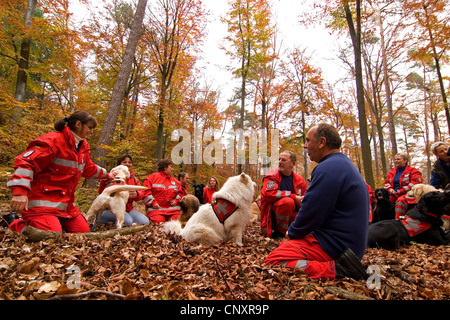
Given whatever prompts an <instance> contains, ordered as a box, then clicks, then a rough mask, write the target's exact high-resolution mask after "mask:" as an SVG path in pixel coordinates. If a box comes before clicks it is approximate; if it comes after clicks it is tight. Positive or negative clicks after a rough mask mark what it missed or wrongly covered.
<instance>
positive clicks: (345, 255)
mask: <svg viewBox="0 0 450 320" xmlns="http://www.w3.org/2000/svg"><path fill="white" fill-rule="evenodd" d="M335 265H336V278H346V277H348V278H353V279H355V280H367V278H369V275H368V274H367V272H366V270H365V269H364V267H363V265H362V263H361V261H360V260H359V259H358V257H357V256H356V255H355V254H354V253H353V251H352V250H351V249H345V251H344V252H342V254H341V256H340V257H339V258H338V259H337V260H336V262H335Z"/></svg>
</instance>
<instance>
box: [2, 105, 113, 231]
mask: <svg viewBox="0 0 450 320" xmlns="http://www.w3.org/2000/svg"><path fill="white" fill-rule="evenodd" d="M96 126H97V121H96V120H95V119H94V118H93V117H92V116H90V115H89V114H88V113H86V112H84V111H77V112H75V113H74V114H72V115H71V116H70V117H69V118H67V117H66V118H64V119H60V120H58V121H56V122H55V129H56V130H57V131H56V132H50V133H47V134H45V135H43V136H41V137H39V138H37V139H35V140H34V141H32V142H31V143H30V144H29V145H28V147H27V150H26V151H25V152H24V153H23V154H21V155H20V156H17V157H16V159H15V162H14V168H15V171H14V174H13V176H12V177H11V179H10V180H9V181H8V183H7V187H9V188H11V189H12V191H13V197H12V199H11V209H12V210H15V211H16V212H18V213H20V212H21V213H22V218H23V220H21V219H17V220H15V221H13V222H12V223H11V225H10V228H11V229H13V230H15V231H18V232H20V231H21V230H22V229H23V227H24V226H25V225H30V226H33V227H35V228H39V229H44V230H50V231H56V232H61V231H62V230H64V231H67V232H74V233H81V232H89V224H88V223H87V221H86V219H85V218H84V216H83V215H82V214H81V212H80V210H79V209H78V208H77V207H76V206H75V204H74V201H75V189H76V187H77V185H78V181H79V180H80V178H81V177H84V178H96V179H101V178H105V177H109V174H108V173H107V171H106V170H105V169H104V168H101V167H99V166H98V165H96V164H95V163H94V162H92V160H91V158H90V157H89V154H90V147H89V144H88V143H87V141H86V137H87V136H88V135H90V134H91V133H92V131H93V130H94V128H95V127H96ZM111 178H113V177H112V176H111Z"/></svg>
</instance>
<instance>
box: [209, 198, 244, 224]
mask: <svg viewBox="0 0 450 320" xmlns="http://www.w3.org/2000/svg"><path fill="white" fill-rule="evenodd" d="M211 206H212V208H213V210H214V213H215V214H216V217H217V219H219V221H220V223H224V222H225V220H227V218H228V217H230V216H231V215H232V214H233V212H235V211H236V210H237V208H238V207H237V205H235V204H234V203H232V202H230V201H228V200H225V199H216V200H213V201H212V202H211Z"/></svg>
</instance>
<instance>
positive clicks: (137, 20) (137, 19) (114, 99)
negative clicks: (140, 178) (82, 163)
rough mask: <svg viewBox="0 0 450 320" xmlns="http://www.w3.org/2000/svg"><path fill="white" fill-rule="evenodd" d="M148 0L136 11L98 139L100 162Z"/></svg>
mask: <svg viewBox="0 0 450 320" xmlns="http://www.w3.org/2000/svg"><path fill="white" fill-rule="evenodd" d="M146 5H147V0H139V2H138V4H137V7H136V13H135V15H134V20H133V24H132V26H131V30H130V36H129V38H128V43H127V46H126V48H125V54H124V57H123V60H122V63H121V65H120V69H119V75H118V76H117V80H116V83H115V85H114V89H113V92H112V95H111V100H110V102H109V106H108V111H107V113H106V118H105V122H104V124H103V128H102V131H101V133H100V138H99V140H98V145H97V148H96V149H95V153H94V156H93V158H94V160H95V161H96V162H97V163H98V164H99V165H103V166H104V163H105V155H106V149H105V148H104V146H109V145H110V144H111V142H112V139H113V135H114V131H115V128H116V123H117V120H118V118H119V113H120V107H121V106H122V103H123V97H124V93H125V90H126V86H127V82H128V78H129V76H130V72H131V67H132V64H133V59H134V55H135V52H136V46H137V43H138V40H139V36H140V32H141V26H142V21H143V20H144V14H145V7H146Z"/></svg>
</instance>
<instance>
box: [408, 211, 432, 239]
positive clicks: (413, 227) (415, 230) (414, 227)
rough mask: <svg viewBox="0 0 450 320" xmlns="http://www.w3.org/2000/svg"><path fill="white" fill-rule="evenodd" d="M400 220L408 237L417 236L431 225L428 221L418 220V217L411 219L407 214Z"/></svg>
mask: <svg viewBox="0 0 450 320" xmlns="http://www.w3.org/2000/svg"><path fill="white" fill-rule="evenodd" d="M401 221H402V223H403V225H404V226H405V228H406V230H407V231H408V234H409V236H410V237H414V236H417V235H418V234H420V233H422V232H424V231H427V230H428V229H430V227H431V224H430V223H428V222H424V221H420V220H418V219H413V218H411V217H409V216H406V217H405V218H404V219H402V220H401Z"/></svg>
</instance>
